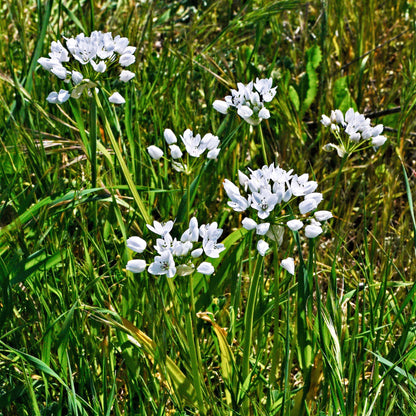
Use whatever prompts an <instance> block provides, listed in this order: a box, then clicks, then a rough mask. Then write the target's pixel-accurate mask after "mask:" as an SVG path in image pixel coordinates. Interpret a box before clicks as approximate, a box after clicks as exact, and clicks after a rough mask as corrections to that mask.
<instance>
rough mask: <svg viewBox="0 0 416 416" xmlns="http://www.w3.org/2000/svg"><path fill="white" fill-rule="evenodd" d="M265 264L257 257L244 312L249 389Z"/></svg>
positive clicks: (244, 369) (244, 367)
mask: <svg viewBox="0 0 416 416" xmlns="http://www.w3.org/2000/svg"><path fill="white" fill-rule="evenodd" d="M262 266H263V257H260V258H258V259H257V263H256V268H255V271H254V276H253V279H252V280H251V283H250V289H249V292H248V299H247V306H246V312H245V314H244V331H245V332H244V341H243V365H242V374H243V383H244V384H245V385H246V386H247V390H248V389H249V386H250V382H249V381H248V377H249V371H250V353H251V338H252V334H253V321H254V306H255V304H256V296H257V292H258V288H259V283H260V278H261V277H262V275H263V274H262V273H261V269H262ZM248 404H249V401H248V396H247V395H246V398H245V401H244V406H243V408H244V409H245V412H243V414H248Z"/></svg>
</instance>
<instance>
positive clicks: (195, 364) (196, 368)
mask: <svg viewBox="0 0 416 416" xmlns="http://www.w3.org/2000/svg"><path fill="white" fill-rule="evenodd" d="M188 290H189V293H188V296H189V301H190V302H189V305H185V313H186V316H185V327H186V337H187V338H188V345H189V355H190V356H191V370H192V379H193V382H194V388H195V393H196V398H197V400H198V408H199V410H200V412H201V414H203V415H205V414H206V410H205V406H204V399H203V396H202V389H201V383H200V377H199V375H200V365H199V363H200V360H199V361H198V356H199V354H198V353H199V350H198V351H197V348H196V346H195V344H197V345H198V342H196V343H195V337H194V329H193V318H192V315H193V314H194V311H195V308H194V304H193V302H194V296H193V290H194V288H193V283H192V277H189V288H188Z"/></svg>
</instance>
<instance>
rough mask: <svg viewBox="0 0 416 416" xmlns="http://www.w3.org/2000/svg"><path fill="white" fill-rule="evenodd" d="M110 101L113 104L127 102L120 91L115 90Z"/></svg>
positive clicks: (109, 98)
mask: <svg viewBox="0 0 416 416" xmlns="http://www.w3.org/2000/svg"><path fill="white" fill-rule="evenodd" d="M108 101H110V103H113V104H124V103H125V102H126V100H125V99H124V98H123V97H122V96H121V95H120V93H118V92H115V93H114V94H113V95H111V96H110V97H108Z"/></svg>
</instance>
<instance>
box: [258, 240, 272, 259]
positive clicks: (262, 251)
mask: <svg viewBox="0 0 416 416" xmlns="http://www.w3.org/2000/svg"><path fill="white" fill-rule="evenodd" d="M268 249H269V244H268V243H266V242H265V241H264V240H259V241H258V242H257V251H258V252H259V254H260V256H263V257H264V256H265V255H266V251H267V250H268Z"/></svg>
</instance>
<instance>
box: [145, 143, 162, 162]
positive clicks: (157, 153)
mask: <svg viewBox="0 0 416 416" xmlns="http://www.w3.org/2000/svg"><path fill="white" fill-rule="evenodd" d="M147 152H148V153H149V155H150V157H151V158H152V159H155V160H159V159H160V158H161V157H162V156H163V150H162V149H159V148H158V147H157V146H154V145H152V146H149V147H148V148H147Z"/></svg>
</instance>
